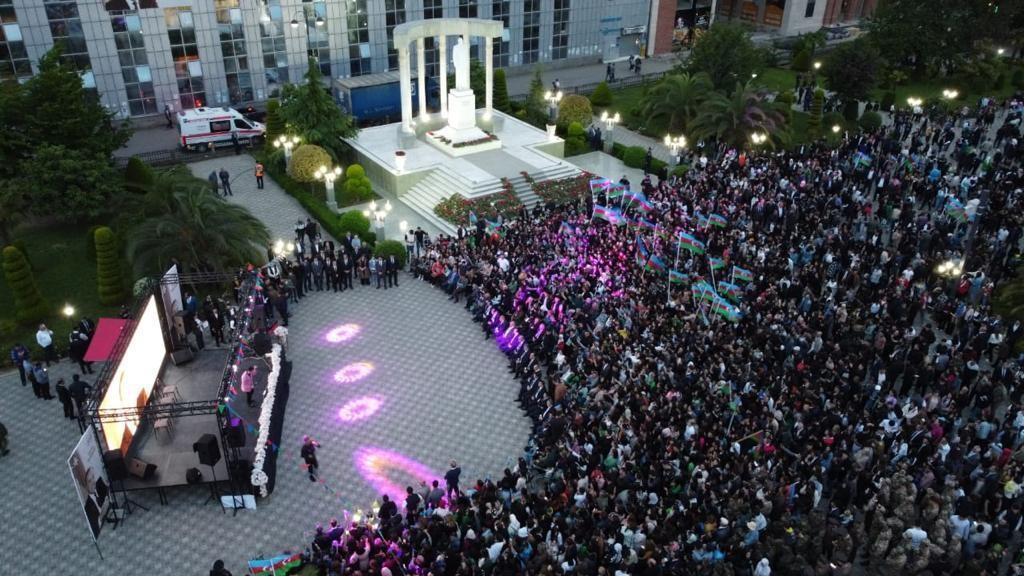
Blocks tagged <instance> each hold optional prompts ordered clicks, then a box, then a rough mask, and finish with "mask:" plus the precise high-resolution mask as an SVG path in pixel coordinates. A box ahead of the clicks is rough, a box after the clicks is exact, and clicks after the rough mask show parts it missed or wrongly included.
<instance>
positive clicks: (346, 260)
mask: <svg viewBox="0 0 1024 576" xmlns="http://www.w3.org/2000/svg"><path fill="white" fill-rule="evenodd" d="M338 266H339V268H340V271H339V274H340V276H341V291H342V292H344V291H345V290H346V289H348V290H351V289H352V268H353V266H352V256H351V255H349V253H348V252H347V251H345V250H342V251H341V262H340V263H339V265H338Z"/></svg>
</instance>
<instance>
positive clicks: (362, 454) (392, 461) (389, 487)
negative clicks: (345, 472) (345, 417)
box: [352, 446, 440, 507]
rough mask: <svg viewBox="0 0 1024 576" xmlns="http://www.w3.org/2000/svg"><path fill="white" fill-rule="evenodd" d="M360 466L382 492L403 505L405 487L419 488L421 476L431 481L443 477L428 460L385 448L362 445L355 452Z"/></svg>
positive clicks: (357, 465)
mask: <svg viewBox="0 0 1024 576" xmlns="http://www.w3.org/2000/svg"><path fill="white" fill-rule="evenodd" d="M352 458H353V460H355V464H356V468H357V469H358V470H359V473H360V474H362V475H363V479H364V480H366V481H367V482H368V483H369V484H370V485H371V486H373V489H374V490H376V491H377V493H378V494H387V495H388V496H389V497H391V499H392V500H393V501H394V502H395V503H397V504H398V505H399V506H403V507H404V506H405V498H404V497H403V496H402V495H403V494H405V487H406V486H412V487H413V488H416V489H419V483H420V481H421V480H423V481H426V482H427V483H429V482H430V481H431V480H434V479H438V478H440V475H439V474H437V473H435V472H434V471H433V470H431V469H430V468H429V467H427V466H426V465H425V464H423V463H421V462H419V461H417V460H413V459H412V458H409V457H408V456H403V455H402V454H399V453H397V452H392V451H391V450H385V449H384V448H373V447H368V446H363V447H360V448H359V449H357V450H356V452H355V454H354V455H353V456H352Z"/></svg>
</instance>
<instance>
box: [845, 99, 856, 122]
mask: <svg viewBox="0 0 1024 576" xmlns="http://www.w3.org/2000/svg"><path fill="white" fill-rule="evenodd" d="M859 113H860V102H858V101H856V100H847V101H846V102H845V103H844V104H843V119H845V120H846V121H847V122H856V121H857V116H858V115H859Z"/></svg>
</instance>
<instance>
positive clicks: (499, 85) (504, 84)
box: [493, 68, 512, 114]
mask: <svg viewBox="0 0 1024 576" xmlns="http://www.w3.org/2000/svg"><path fill="white" fill-rule="evenodd" d="M493 81H494V95H493V97H494V108H495V109H497V110H501V111H502V112H504V113H506V114H510V113H511V112H512V104H511V103H510V102H509V100H508V80H507V79H506V77H505V69H504V68H498V69H497V70H495V71H494V79H493Z"/></svg>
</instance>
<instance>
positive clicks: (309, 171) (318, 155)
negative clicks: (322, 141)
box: [288, 144, 333, 183]
mask: <svg viewBox="0 0 1024 576" xmlns="http://www.w3.org/2000/svg"><path fill="white" fill-rule="evenodd" d="M332 163H333V160H332V159H331V155H330V154H328V153H327V151H326V150H324V149H323V148H321V147H319V146H317V145H316V144H303V145H301V146H299V147H298V148H296V149H295V151H294V152H292V161H291V166H289V168H288V175H289V176H291V177H292V180H295V181H297V182H305V183H309V182H316V171H317V170H319V169H320V167H321V166H327V167H330V166H331V164H332Z"/></svg>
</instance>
